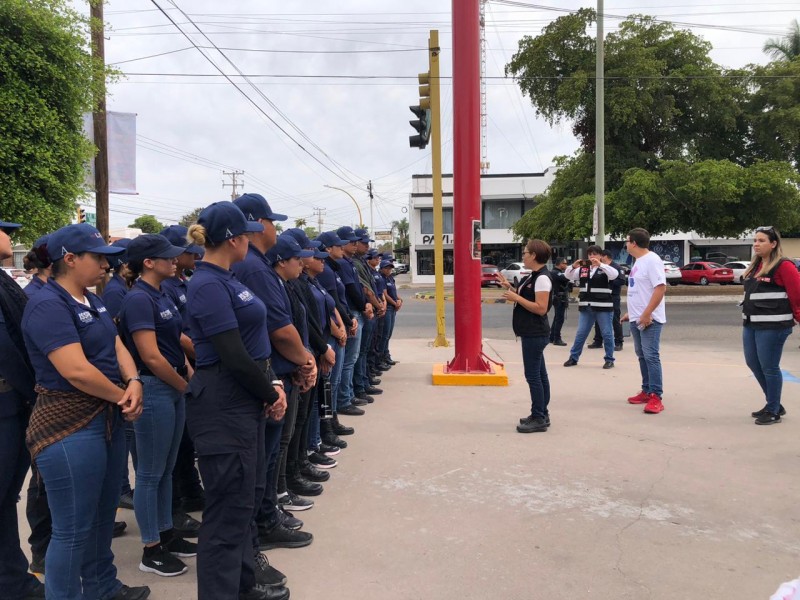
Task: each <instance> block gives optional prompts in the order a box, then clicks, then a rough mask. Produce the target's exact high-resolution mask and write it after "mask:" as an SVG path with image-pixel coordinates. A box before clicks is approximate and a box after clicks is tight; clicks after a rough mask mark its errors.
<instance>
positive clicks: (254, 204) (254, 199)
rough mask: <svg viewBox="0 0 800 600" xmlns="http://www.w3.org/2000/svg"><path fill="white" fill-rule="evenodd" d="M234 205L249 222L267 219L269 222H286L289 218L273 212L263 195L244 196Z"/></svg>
mask: <svg viewBox="0 0 800 600" xmlns="http://www.w3.org/2000/svg"><path fill="white" fill-rule="evenodd" d="M233 203H234V204H235V205H236V206H238V207H239V210H241V211H242V212H243V213H244V216H245V218H246V219H247V220H248V221H258V220H259V219H267V220H268V221H285V220H286V219H288V218H289V217H287V216H286V215H279V214H278V213H275V212H272V209H271V208H270V206H269V202H267V199H266V198H264V196H262V195H261V194H242V195H241V196H239V197H238V198H237V199H236V200H234V201H233Z"/></svg>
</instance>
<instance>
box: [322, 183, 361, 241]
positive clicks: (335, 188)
mask: <svg viewBox="0 0 800 600" xmlns="http://www.w3.org/2000/svg"><path fill="white" fill-rule="evenodd" d="M322 187H326V188H330V189H332V190H339V191H340V192H344V193H345V194H347V195H348V196H350V199H351V200H352V201H353V204H355V205H356V210H357V211H358V226H359V227H363V226H364V218H363V217H362V216H361V208H359V206H358V202H356V199H355V198H353V194H351V193H350V192H348V191H347V190H343V189H342V188H338V187H334V186H332V185H324V186H322ZM320 233H322V232H321V231H320Z"/></svg>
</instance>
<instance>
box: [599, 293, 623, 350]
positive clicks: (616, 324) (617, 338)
mask: <svg viewBox="0 0 800 600" xmlns="http://www.w3.org/2000/svg"><path fill="white" fill-rule="evenodd" d="M612 301H613V302H614V316H613V317H612V318H611V326H612V327H613V328H614V345H615V346H621V345H622V339H623V338H622V323H620V317H621V316H622V309H621V307H620V297H619V296H613V297H612ZM594 343H595V344H598V345H602V344H603V334H602V333H600V326H599V325H598V324H597V323H595V324H594Z"/></svg>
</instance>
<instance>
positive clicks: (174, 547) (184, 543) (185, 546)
mask: <svg viewBox="0 0 800 600" xmlns="http://www.w3.org/2000/svg"><path fill="white" fill-rule="evenodd" d="M164 547H165V548H166V549H167V550H169V552H170V554H172V555H173V556H179V557H181V558H191V557H192V556H197V544H195V543H194V542H190V541H189V540H185V539H183V538H182V537H178V536H175V537H173V538H172V539H171V540H170V541H168V542H167V543H166V544H164Z"/></svg>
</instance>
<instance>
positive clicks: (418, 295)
mask: <svg viewBox="0 0 800 600" xmlns="http://www.w3.org/2000/svg"><path fill="white" fill-rule="evenodd" d="M414 298H416V299H417V300H436V294H425V293H423V292H417V293H416V294H414ZM453 298H454V297H453V296H448V295H447V294H445V296H444V301H445V302H452V301H453ZM481 303H483V304H510V302H508V301H507V300H506V299H505V298H481Z"/></svg>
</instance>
